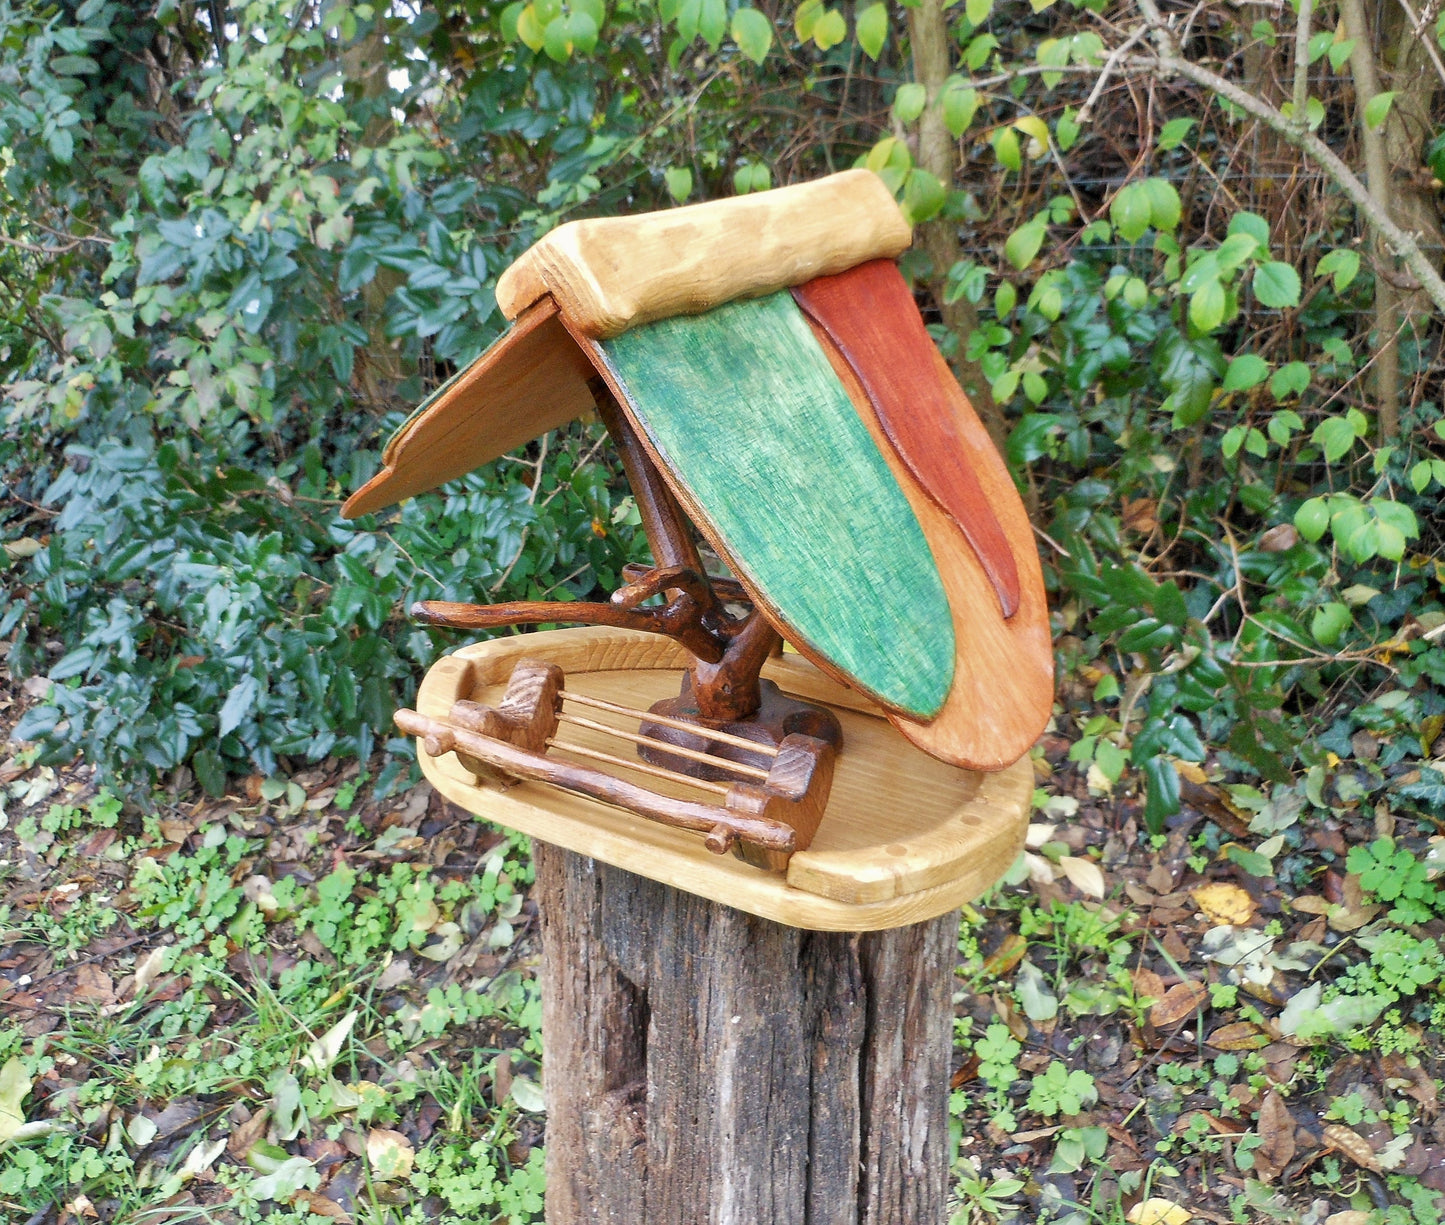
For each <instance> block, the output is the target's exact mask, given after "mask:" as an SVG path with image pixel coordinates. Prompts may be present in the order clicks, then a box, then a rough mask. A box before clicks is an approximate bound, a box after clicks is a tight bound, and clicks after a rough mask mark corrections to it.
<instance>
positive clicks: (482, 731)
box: [427, 659, 566, 785]
mask: <svg viewBox="0 0 1445 1225" xmlns="http://www.w3.org/2000/svg"><path fill="white" fill-rule="evenodd" d="M565 683H566V676H565V674H564V673H563V671H562V669H561V668H559V667H558V666H557V665H556V664H549V663H547V662H546V661H545V660H538V659H520V660H518V661H517V665H516V667H515V668H513V669H512V679H511V680H510V681H509V682H508V684H507V690H506V692H505V693H504V694H503V695H502V700H501V701H500V702H499V703H498V704H497V706H496V707H495V708H493V707H491V706H483V705H482V704H481V703H480V702H469V701H466V700H465V699H463V700H460V701H457V702H453V703H452V708H451V711H450V715H449V719H450V722H451V723H452V724H453V725H454V726H456V727H459V728H462V729H464V730H466V731H469V732H475V733H476V734H477V735H479V736H489V737H491V738H492V739H493V740H501V741H505V742H506V743H507V744H515V745H516V746H517V747H518V748H522V749H526V750H528V752H532V753H541V752H545V751H546V745H547V741H548V740H549V739H551V737H552V735H553V733H555V732H556V730H557V713H558V711H559V710H560V709H561V705H562V698H561V694H562V689H563V686H564V685H565ZM442 751H443V752H448V751H450V750H448V749H444V750H442ZM427 752H429V753H430V752H431V750H430V749H428V750H427ZM432 756H433V757H436V756H439V754H437V753H432ZM457 758H458V760H460V761H461V763H462V764H463V765H464V766H466V768H467V769H468V770H470V771H471V772H472V773H473V774H475V775H476V776H477V777H478V779H479V780H485V781H487V782H495V783H502V784H503V785H505V784H508V783H511V782H515V781H516V780H515V779H514V778H513V777H511V776H509V775H507V774H506V773H505V772H503V771H499V770H498V769H497V768H496V767H495V766H493V765H491V764H489V763H487V762H485V761H483V760H482V759H480V758H477V757H472V756H470V755H468V754H466V753H463V752H458V753H457Z"/></svg>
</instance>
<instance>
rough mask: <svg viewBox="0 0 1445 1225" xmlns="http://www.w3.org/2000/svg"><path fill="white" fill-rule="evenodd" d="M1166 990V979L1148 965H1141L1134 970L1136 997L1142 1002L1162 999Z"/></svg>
mask: <svg viewBox="0 0 1445 1225" xmlns="http://www.w3.org/2000/svg"><path fill="white" fill-rule="evenodd" d="M1166 990H1167V988H1166V987H1165V986H1164V980H1163V979H1162V978H1160V977H1159V975H1157V974H1156V973H1154V971H1153V970H1151V969H1150V968H1149V967H1148V966H1140V967H1139V968H1138V969H1137V970H1135V971H1134V998H1135V999H1137V1000H1139V1001H1140V1002H1141V1003H1142V1002H1143V1001H1145V1000H1148V1001H1149V1002H1150V1003H1154V1002H1157V1001H1159V1000H1162V999H1163V998H1164V992H1165V991H1166Z"/></svg>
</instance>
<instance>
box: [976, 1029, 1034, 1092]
mask: <svg viewBox="0 0 1445 1225" xmlns="http://www.w3.org/2000/svg"><path fill="white" fill-rule="evenodd" d="M1021 1050H1023V1047H1022V1046H1021V1045H1020V1044H1019V1042H1018V1041H1017V1039H1015V1038H1014V1036H1013V1035H1012V1034H1011V1033H1009V1030H1008V1026H1007V1025H999V1024H993V1025H990V1026H989V1027H988V1029H987V1030H985V1031H984V1035H983V1037H982V1038H980V1039H979V1040H978V1042H977V1043H976V1044H975V1045H974V1048H973V1053H974V1054H975V1055H977V1056H978V1075H979V1079H980V1080H982V1081H983V1082H984V1083H985V1084H987V1085H989V1086H990V1087H991V1088H994V1089H1007V1088H1008V1087H1009V1086H1010V1085H1012V1084H1013V1083H1014V1081H1015V1080H1017V1079H1018V1066H1017V1064H1016V1062H1015V1061H1016V1060H1017V1059H1018V1057H1019V1052H1020V1051H1021Z"/></svg>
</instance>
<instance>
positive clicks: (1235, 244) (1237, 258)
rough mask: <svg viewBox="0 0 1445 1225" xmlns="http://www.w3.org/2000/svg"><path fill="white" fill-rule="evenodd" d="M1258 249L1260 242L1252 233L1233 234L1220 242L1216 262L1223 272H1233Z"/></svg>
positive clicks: (1215, 254)
mask: <svg viewBox="0 0 1445 1225" xmlns="http://www.w3.org/2000/svg"><path fill="white" fill-rule="evenodd" d="M1258 250H1259V243H1258V242H1256V241H1255V239H1254V236H1253V235H1252V234H1231V235H1230V236H1229V237H1228V238H1226V239H1225V240H1224V241H1223V242H1222V243H1220V244H1219V250H1217V251H1216V252H1215V253H1214V262H1215V264H1216V265H1217V266H1218V268H1219V271H1220V272H1221V273H1225V272H1233V271H1234V270H1235V269H1236V268H1238V267H1239V266H1240V265H1241V264H1242V263H1244V261H1245V260H1247V259H1249V257H1250V256H1252V255H1253V254H1254V253H1255V252H1256V251H1258Z"/></svg>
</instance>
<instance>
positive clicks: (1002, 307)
mask: <svg viewBox="0 0 1445 1225" xmlns="http://www.w3.org/2000/svg"><path fill="white" fill-rule="evenodd" d="M1018 300H1019V291H1018V290H1017V289H1015V288H1014V283H1013V282H1012V281H1000V282H999V284H998V288H997V289H996V290H994V295H993V313H994V315H995V316H996V317H997V318H999V319H1007V318H1008V317H1009V315H1010V314H1011V313H1012V312H1013V308H1014V305H1015V304H1016V303H1017V302H1018ZM1426 467H1427V468H1428V467H1429V465H1428V464H1427V465H1426Z"/></svg>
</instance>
